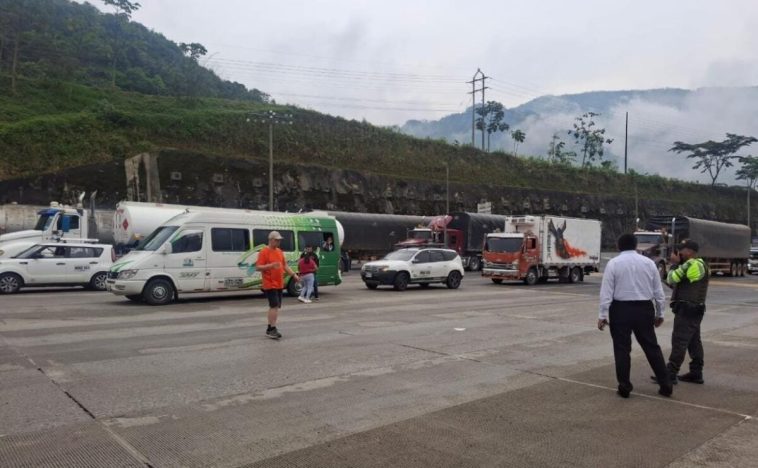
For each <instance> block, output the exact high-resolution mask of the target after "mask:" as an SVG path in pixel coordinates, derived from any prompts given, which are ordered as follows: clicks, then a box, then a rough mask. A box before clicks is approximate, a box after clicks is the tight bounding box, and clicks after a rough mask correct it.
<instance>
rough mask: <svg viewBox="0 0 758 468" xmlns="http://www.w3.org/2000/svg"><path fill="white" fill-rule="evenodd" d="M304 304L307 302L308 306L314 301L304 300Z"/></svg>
mask: <svg viewBox="0 0 758 468" xmlns="http://www.w3.org/2000/svg"><path fill="white" fill-rule="evenodd" d="M303 302H305V303H306V304H310V303H311V302H313V301H312V300H310V299H305V300H303Z"/></svg>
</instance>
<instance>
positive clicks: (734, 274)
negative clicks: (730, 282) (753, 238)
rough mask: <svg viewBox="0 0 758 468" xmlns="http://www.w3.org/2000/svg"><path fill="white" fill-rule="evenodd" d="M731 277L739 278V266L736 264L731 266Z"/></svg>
mask: <svg viewBox="0 0 758 468" xmlns="http://www.w3.org/2000/svg"><path fill="white" fill-rule="evenodd" d="M729 276H737V265H736V264H734V263H732V264H730V265H729Z"/></svg>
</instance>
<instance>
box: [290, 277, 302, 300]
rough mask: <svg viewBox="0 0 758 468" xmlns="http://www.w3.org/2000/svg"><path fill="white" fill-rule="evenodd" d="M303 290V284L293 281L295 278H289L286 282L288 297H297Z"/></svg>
mask: <svg viewBox="0 0 758 468" xmlns="http://www.w3.org/2000/svg"><path fill="white" fill-rule="evenodd" d="M302 290H303V284H302V283H298V282H297V281H295V278H290V280H289V282H288V283H287V295H288V296H289V297H298V296H299V295H300V292H301V291H302Z"/></svg>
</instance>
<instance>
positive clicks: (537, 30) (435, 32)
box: [93, 0, 758, 125]
mask: <svg viewBox="0 0 758 468" xmlns="http://www.w3.org/2000/svg"><path fill="white" fill-rule="evenodd" d="M93 3H94V2H93ZM95 4H96V5H97V6H98V7H101V8H103V9H104V10H105V11H109V10H108V9H105V8H104V7H103V6H102V5H101V3H99V2H98V3H95ZM141 4H142V8H141V9H140V10H139V11H137V12H136V14H135V15H134V17H133V19H134V20H136V21H139V22H141V23H143V24H144V25H146V26H147V27H149V28H152V29H154V30H156V31H158V32H161V33H163V34H164V35H165V36H166V37H168V38H169V39H171V40H173V41H175V42H200V43H202V44H204V45H205V46H206V47H207V48H208V51H209V53H208V56H207V57H206V58H205V63H206V65H207V66H209V67H210V68H212V69H214V70H215V71H216V72H217V73H218V74H219V75H221V76H222V77H223V78H226V79H231V80H235V81H240V82H242V83H244V84H246V85H248V86H250V87H256V88H258V89H260V90H262V91H265V92H268V93H270V94H271V95H272V96H273V97H274V98H275V99H276V100H277V102H282V103H283V102H291V103H297V104H299V105H301V106H304V107H311V108H314V109H317V110H320V111H323V112H328V113H330V114H336V115H342V116H345V117H348V118H357V119H361V118H366V119H367V120H369V121H371V122H373V123H377V124H382V125H387V124H402V123H403V122H404V121H405V120H407V119H410V118H430V119H431V118H438V117H441V116H443V115H446V114H449V113H452V112H454V111H460V110H463V109H465V108H466V106H467V105H469V101H470V97H469V95H468V94H467V92H468V91H470V85H467V84H466V83H465V82H466V81H467V80H469V79H470V78H471V76H472V75H473V74H474V72H475V71H476V69H477V67H481V68H482V70H483V71H484V72H485V73H486V74H487V75H488V76H492V77H493V79H492V80H491V81H489V83H488V85H491V86H492V89H491V90H488V92H489V94H488V96H487V97H488V99H490V98H492V99H496V100H499V101H501V102H503V103H504V104H506V106H508V107H512V106H515V105H517V104H520V103H522V102H525V101H527V100H529V99H530V98H532V97H536V96H538V95H542V94H562V93H576V92H582V91H591V90H599V89H604V90H609V89H642V88H655V87H684V88H696V87H702V86H733V85H755V84H757V83H758V27H756V26H757V25H758V6H756V3H755V0H734V1H723V2H714V1H712V0H711V1H701V0H686V1H685V0H681V1H675V0H671V1H661V0H657V1H649V0H635V1H626V0H613V1H608V0H579V1H573V2H569V1H565V0H540V1H518V2H517V1H487V0H485V1H480V2H473V3H472V2H463V1H452V0H435V1H408V0H405V1H395V0H384V1H366V0H350V1H347V0H346V1H334V0H322V1H293V0H290V1H251V0H216V1H213V2H210V1H207V0H142V1H141Z"/></svg>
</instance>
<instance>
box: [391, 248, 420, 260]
mask: <svg viewBox="0 0 758 468" xmlns="http://www.w3.org/2000/svg"><path fill="white" fill-rule="evenodd" d="M416 252H418V251H417V250H396V251H394V252H390V253H388V254H387V255H385V256H384V260H400V261H404V262H407V261H408V260H410V259H411V258H413V256H414V255H415V254H416Z"/></svg>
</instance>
